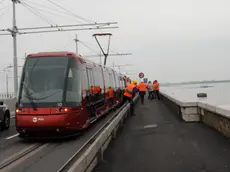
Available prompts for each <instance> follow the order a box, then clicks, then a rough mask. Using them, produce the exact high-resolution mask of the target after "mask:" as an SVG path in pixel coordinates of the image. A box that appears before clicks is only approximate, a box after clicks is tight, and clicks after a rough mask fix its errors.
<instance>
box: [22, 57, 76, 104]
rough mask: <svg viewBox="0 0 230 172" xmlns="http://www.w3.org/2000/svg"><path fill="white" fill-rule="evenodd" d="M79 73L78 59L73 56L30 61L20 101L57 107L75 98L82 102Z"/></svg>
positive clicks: (25, 72)
mask: <svg viewBox="0 0 230 172" xmlns="http://www.w3.org/2000/svg"><path fill="white" fill-rule="evenodd" d="M77 73H78V69H77V60H76V59H74V58H72V57H35V58H28V59H27V60H26V63H25V67H24V71H23V73H22V80H21V85H20V92H19V102H20V103H23V104H25V103H31V101H33V102H34V103H37V104H39V103H42V104H44V103H55V104H57V103H64V98H65V99H66V100H67V101H68V100H70V101H73V100H72V99H73V98H72V97H73V96H74V97H75V99H77V101H79V98H77V96H79V89H80V86H79V85H80V82H79V75H80V74H77ZM79 73H80V72H79ZM66 77H67V78H66ZM65 88H66V89H65ZM71 95H72V96H71ZM75 102H76V101H75ZM71 103H72V102H71Z"/></svg>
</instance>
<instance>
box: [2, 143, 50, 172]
mask: <svg viewBox="0 0 230 172" xmlns="http://www.w3.org/2000/svg"><path fill="white" fill-rule="evenodd" d="M48 144H49V143H46V144H43V143H37V144H33V145H31V146H29V147H27V148H25V149H23V150H21V151H20V152H18V153H16V154H14V155H12V156H10V157H9V158H7V159H6V160H4V161H2V162H1V163H0V172H6V171H8V170H10V169H11V168H13V167H14V166H15V165H17V164H20V162H21V161H23V160H25V159H27V158H29V157H30V156H32V155H33V154H35V153H36V152H38V151H40V150H41V149H43V148H44V147H46V146H48Z"/></svg>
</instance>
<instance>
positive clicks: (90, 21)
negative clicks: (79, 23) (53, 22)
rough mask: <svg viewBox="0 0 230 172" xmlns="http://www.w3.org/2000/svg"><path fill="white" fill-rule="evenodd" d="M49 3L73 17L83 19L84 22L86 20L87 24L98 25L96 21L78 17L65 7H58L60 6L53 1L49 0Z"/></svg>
mask: <svg viewBox="0 0 230 172" xmlns="http://www.w3.org/2000/svg"><path fill="white" fill-rule="evenodd" d="M47 1H48V2H50V3H51V4H53V5H55V6H57V7H59V8H61V9H63V10H65V11H66V12H68V13H69V14H71V15H73V16H75V17H77V18H80V19H82V20H84V21H86V22H88V23H97V22H95V21H92V20H88V19H85V18H83V17H81V16H78V15H76V14H74V13H72V12H71V11H69V10H67V9H66V8H64V7H62V6H60V5H58V4H56V3H55V2H53V1H51V0H47Z"/></svg>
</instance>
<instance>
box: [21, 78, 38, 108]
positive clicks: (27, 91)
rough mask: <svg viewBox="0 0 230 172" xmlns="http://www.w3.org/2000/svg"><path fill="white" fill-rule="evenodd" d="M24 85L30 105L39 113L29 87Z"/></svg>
mask: <svg viewBox="0 0 230 172" xmlns="http://www.w3.org/2000/svg"><path fill="white" fill-rule="evenodd" d="M22 85H23V89H24V90H25V93H26V95H25V97H26V98H27V99H28V100H29V101H30V104H31V105H32V108H33V110H34V111H37V107H36V105H35V103H34V101H33V98H32V96H31V94H30V92H29V90H28V88H27V86H26V85H25V83H24V82H23V83H22Z"/></svg>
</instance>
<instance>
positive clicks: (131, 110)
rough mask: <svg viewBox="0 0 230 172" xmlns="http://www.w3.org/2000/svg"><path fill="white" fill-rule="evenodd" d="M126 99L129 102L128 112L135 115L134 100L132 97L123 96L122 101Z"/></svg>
mask: <svg viewBox="0 0 230 172" xmlns="http://www.w3.org/2000/svg"><path fill="white" fill-rule="evenodd" d="M126 101H128V102H129V103H130V113H131V115H135V113H134V102H133V99H131V98H129V97H126V96H124V102H126Z"/></svg>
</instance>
